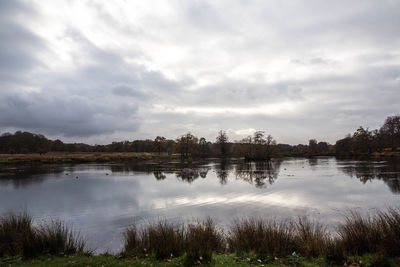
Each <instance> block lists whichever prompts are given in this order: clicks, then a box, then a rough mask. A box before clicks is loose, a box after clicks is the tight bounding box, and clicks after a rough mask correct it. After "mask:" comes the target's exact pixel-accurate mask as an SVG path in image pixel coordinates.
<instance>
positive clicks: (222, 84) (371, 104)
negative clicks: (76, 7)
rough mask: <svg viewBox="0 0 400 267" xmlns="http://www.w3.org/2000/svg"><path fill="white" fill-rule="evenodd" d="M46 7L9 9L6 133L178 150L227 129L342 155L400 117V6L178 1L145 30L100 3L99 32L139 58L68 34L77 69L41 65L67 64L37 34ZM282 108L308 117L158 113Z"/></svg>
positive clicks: (73, 31) (0, 11)
mask: <svg viewBox="0 0 400 267" xmlns="http://www.w3.org/2000/svg"><path fill="white" fill-rule="evenodd" d="M37 5H38V6H35V5H34V4H32V3H29V2H20V1H0V38H1V40H2V41H1V42H0V104H1V105H0V127H3V128H13V129H15V128H21V129H26V130H34V131H37V132H41V133H44V134H51V135H53V136H67V137H76V138H86V139H85V140H91V138H94V137H95V136H96V135H104V136H107V135H109V136H111V135H113V134H117V133H119V132H124V133H128V134H131V135H132V136H133V135H134V136H140V137H143V138H148V137H153V136H155V135H159V134H162V135H165V136H167V137H169V138H173V137H176V136H177V135H179V134H183V133H184V132H185V131H189V130H190V131H193V132H194V133H195V134H198V135H203V136H206V137H209V138H210V139H213V137H214V136H215V134H216V131H218V130H219V129H224V128H225V129H232V130H235V129H236V130H237V129H248V128H254V129H262V130H263V129H265V130H267V131H269V132H271V133H272V134H273V135H274V136H275V137H276V138H277V139H278V141H282V142H288V143H297V142H306V141H307V140H308V138H311V137H315V138H317V139H318V140H327V141H330V142H332V141H334V140H335V139H337V138H339V137H341V136H342V135H343V134H346V133H347V132H349V131H352V130H354V128H355V127H358V126H359V124H362V125H365V126H370V127H379V123H381V122H382V121H383V120H384V118H385V117H386V116H387V115H391V114H393V113H396V112H398V103H399V102H400V96H399V95H400V94H398V92H399V87H400V61H399V60H400V55H399V54H398V52H397V50H398V48H397V47H398V44H399V41H400V39H399V36H400V2H399V1H380V2H376V1H352V2H351V3H349V2H348V1H342V0H341V1H335V2H329V3H328V2H321V1H316V0H315V1H296V2H293V1H268V2H265V1H258V0H254V1H247V2H246V3H244V2H241V1H237V2H236V1H234V2H231V1H229V2H228V1H226V2H224V1H220V2H211V1H175V2H168V5H169V8H170V9H169V10H168V12H170V13H168V16H160V17H158V16H157V15H155V14H157V12H155V13H154V14H148V16H145V17H144V18H143V19H138V20H137V21H134V22H133V23H132V22H130V21H128V20H125V18H124V16H123V15H121V16H119V15H120V14H119V13H118V15H116V13H115V12H114V13H113V12H112V10H109V9H107V5H103V4H101V3H100V4H96V5H95V6H94V8H93V9H90V10H91V12H92V11H93V12H94V13H95V14H96V15H95V16H94V18H95V19H96V23H98V25H99V28H101V29H102V30H103V29H104V33H105V34H106V33H110V32H111V33H113V32H114V31H115V32H118V34H120V35H121V34H123V36H124V38H126V39H124V42H121V43H120V42H119V40H114V41H115V43H117V45H116V46H115V47H119V46H123V45H126V44H128V46H130V45H132V47H123V48H122V49H117V48H115V47H114V48H109V47H108V46H102V45H101V44H98V43H96V41H95V40H96V38H91V37H93V36H91V35H90V34H87V31H86V32H85V30H84V29H81V28H79V26H80V25H78V24H77V25H75V24H74V22H68V24H66V25H63V26H64V28H65V29H67V30H66V31H65V32H64V33H62V32H60V34H59V35H58V36H57V38H59V40H60V42H65V44H68V45H70V44H72V47H73V49H71V50H69V51H68V53H69V54H68V56H70V58H71V59H72V63H71V65H72V66H73V67H72V69H69V68H60V69H50V68H47V65H46V64H47V63H48V62H42V61H41V60H39V58H40V59H42V60H43V58H46V57H40V56H41V55H42V53H43V52H46V53H57V51H53V52H52V51H50V50H49V49H48V45H49V44H48V43H47V39H46V38H45V37H43V36H42V37H43V38H42V37H40V36H39V35H37V34H36V33H34V32H32V30H31V27H29V26H30V22H31V20H35V19H37V18H41V16H44V15H43V13H40V12H38V10H40V3H39V2H38V3H37ZM90 7H93V5H91V3H89V4H87V5H86V8H90ZM129 12H132V14H136V13H135V12H137V11H136V10H131V11H130V10H128V11H127V14H129ZM117 16H118V17H117ZM149 19H150V20H149ZM36 22H37V21H36ZM128 22H129V23H128ZM47 23H51V22H49V21H47ZM96 25H97V24H96ZM43 27H46V25H43ZM86 30H87V29H86ZM85 34H87V35H85ZM118 34H116V36H118ZM104 38H109V37H108V36H104ZM126 40H128V41H126ZM125 41H126V42H125ZM169 48H172V50H169ZM157 49H158V50H157ZM154 50H157V53H154V54H153V52H154ZM160 51H161V52H162V53H160ZM170 51H172V54H171V55H169V54H168V53H169V52H170ZM174 51H177V58H176V61H174V60H175V58H174V54H173V53H174ZM181 53H182V54H181ZM157 57H161V59H160V58H157ZM49 58H51V57H49ZM169 58H172V60H171V59H169ZM49 60H51V59H49ZM253 63H254V65H252V64H253ZM291 63H293V64H291ZM269 64H271V66H272V67H271V66H270V65H269ZM273 64H276V66H275V65H273ZM247 66H250V68H249V72H250V73H249V74H246V73H247V72H246V71H248V69H246V67H247ZM253 66H256V68H252V67H253ZM264 66H265V69H264ZM282 66H283V67H282ZM286 66H288V67H287V68H286ZM240 67H243V69H244V72H243V73H242V72H240V70H241V69H240ZM238 69H239V73H240V75H238V76H237V77H236V76H233V73H236V72H235V71H236V70H238ZM254 69H256V70H254ZM342 69H348V71H347V72H343V71H341V70H342ZM303 71H304V72H305V73H306V74H304V75H303ZM270 72H275V77H271V76H270V75H271V74H270ZM167 73H168V75H167ZM170 74H171V76H169V75H170ZM258 74H259V75H258ZM169 77H178V78H176V80H174V79H171V78H169ZM232 77H234V78H232ZM204 84H206V85H204ZM26 87H28V88H29V87H34V88H36V91H33V92H29V91H26V90H25V89H24V88H26ZM283 102H292V103H295V104H298V107H297V106H296V107H295V110H294V111H293V112H284V111H283V112H281V113H279V114H275V115H265V114H254V112H252V113H251V114H236V113H235V114H221V113H216V114H213V113H204V114H202V113H201V112H186V113H179V112H175V113H174V112H164V111H159V110H156V109H154V107H156V105H159V106H166V107H171V108H172V109H173V108H185V107H189V108H193V107H194V108H196V107H202V108H227V107H230V108H235V107H238V108H243V109H244V108H254V107H258V106H263V105H269V104H279V103H283ZM104 138H105V139H107V137H104ZM121 138H122V137H121ZM108 141H112V140H108Z"/></svg>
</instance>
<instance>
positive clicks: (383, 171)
mask: <svg viewBox="0 0 400 267" xmlns="http://www.w3.org/2000/svg"><path fill="white" fill-rule="evenodd" d="M343 163H345V165H344V166H341V167H339V169H340V170H341V171H342V172H343V173H345V174H346V175H348V176H350V177H356V178H357V179H359V180H360V181H361V182H362V183H363V184H365V183H366V182H368V181H372V180H374V179H378V180H382V181H383V182H384V183H385V184H386V185H387V186H388V187H389V188H390V190H391V191H392V192H393V193H396V194H399V193H400V161H399V160H398V159H396V158H388V159H386V160H385V161H383V162H382V161H381V162H377V161H356V162H352V164H348V165H347V164H346V162H343Z"/></svg>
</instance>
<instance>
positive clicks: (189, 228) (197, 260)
mask: <svg viewBox="0 0 400 267" xmlns="http://www.w3.org/2000/svg"><path fill="white" fill-rule="evenodd" d="M124 238H125V244H124V249H123V251H121V252H120V253H119V254H118V255H114V256H113V255H98V256H93V255H91V253H90V252H88V250H87V249H85V243H84V242H83V241H82V239H80V238H79V237H77V236H76V235H75V234H74V232H72V231H71V230H69V229H68V228H67V227H65V226H64V225H63V224H62V223H61V222H57V221H55V222H51V223H50V224H48V225H41V226H36V227H34V226H33V225H32V220H31V218H30V217H29V216H28V215H26V214H22V215H13V214H10V215H6V216H4V217H2V218H1V220H0V265H8V264H12V266H87V265H89V266H101V265H104V266H129V265H131V266H146V265H147V266H177V265H179V266H182V265H183V266H194V265H199V264H205V265H211V266H250V265H264V266H343V265H344V264H348V265H350V264H352V263H358V264H359V263H362V264H361V266H400V264H399V263H400V210H399V209H388V210H386V211H382V212H378V213H376V214H374V215H366V216H361V215H360V214H359V213H356V212H350V213H348V215H347V216H346V217H345V220H344V222H343V223H341V224H339V225H337V227H336V232H334V233H331V232H328V231H327V230H326V228H325V227H324V226H323V225H321V224H320V223H318V222H316V221H312V220H310V219H308V218H305V217H304V218H303V217H302V218H297V219H292V220H287V221H276V220H264V219H263V220H262V219H243V220H241V221H235V222H233V223H232V225H231V227H229V228H228V229H227V230H222V228H220V227H217V226H216V225H215V224H214V222H213V221H212V220H211V219H208V220H206V221H201V222H196V223H190V224H177V223H170V222H168V221H159V222H156V223H151V224H147V225H145V226H142V227H141V228H137V227H135V226H131V227H128V228H127V229H126V230H125V233H124Z"/></svg>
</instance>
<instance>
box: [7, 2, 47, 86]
mask: <svg viewBox="0 0 400 267" xmlns="http://www.w3.org/2000/svg"><path fill="white" fill-rule="evenodd" d="M35 15H36V14H35V10H34V9H33V8H30V7H27V6H26V5H23V4H22V3H21V2H19V1H8V0H5V1H1V4H0V25H1V26H0V40H1V42H0V84H4V83H7V82H16V81H17V80H18V79H20V76H24V77H25V76H27V75H28V73H29V71H30V70H32V69H33V68H35V67H38V66H41V65H42V63H41V62H40V61H39V59H38V58H37V57H36V53H35V52H36V51H38V50H42V51H43V50H45V49H46V43H45V42H44V41H42V40H41V39H40V38H39V37H38V36H37V35H35V34H34V33H32V32H31V31H29V30H28V29H26V28H24V27H23V26H22V25H21V23H20V21H19V20H22V19H19V20H18V18H19V17H23V18H24V19H25V20H29V19H31V18H33V17H34V16H35Z"/></svg>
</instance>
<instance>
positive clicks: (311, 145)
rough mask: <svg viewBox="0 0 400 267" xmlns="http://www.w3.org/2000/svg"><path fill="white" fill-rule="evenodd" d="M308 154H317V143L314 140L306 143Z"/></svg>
mask: <svg viewBox="0 0 400 267" xmlns="http://www.w3.org/2000/svg"><path fill="white" fill-rule="evenodd" d="M308 152H309V153H311V154H316V153H318V142H317V140H316V139H310V140H309V141H308Z"/></svg>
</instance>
